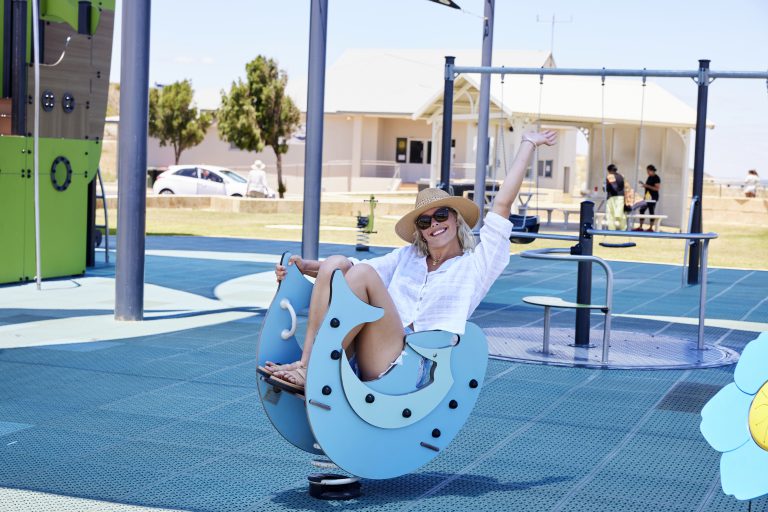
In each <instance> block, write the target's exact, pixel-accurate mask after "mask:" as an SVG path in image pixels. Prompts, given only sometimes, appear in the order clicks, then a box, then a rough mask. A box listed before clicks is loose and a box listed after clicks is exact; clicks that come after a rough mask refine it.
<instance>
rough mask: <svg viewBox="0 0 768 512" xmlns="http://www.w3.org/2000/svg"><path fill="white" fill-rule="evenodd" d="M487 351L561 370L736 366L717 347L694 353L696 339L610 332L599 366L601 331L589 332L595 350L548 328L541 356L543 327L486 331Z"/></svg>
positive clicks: (569, 333) (568, 331)
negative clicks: (546, 349) (546, 344)
mask: <svg viewBox="0 0 768 512" xmlns="http://www.w3.org/2000/svg"><path fill="white" fill-rule="evenodd" d="M483 332H485V335H486V336H487V337H488V351H489V353H490V356H491V357H493V358H496V359H506V360H511V361H521V362H529V363H542V364H551V365H560V366H579V367H587V368H616V369H632V368H636V369H673V368H674V369H682V368H712V367H717V366H726V365H730V364H735V363H736V362H737V361H738V360H739V354H738V353H737V352H735V351H733V350H731V349H729V348H726V347H722V346H719V345H705V348H706V349H705V350H698V349H697V346H696V341H695V340H690V339H682V338H680V337H673V336H666V335H664V334H657V335H653V334H648V333H641V332H632V331H620V330H613V331H612V332H611V346H610V351H609V355H608V363H607V364H602V363H601V362H600V359H601V357H602V337H603V331H602V330H601V329H593V330H591V331H590V340H591V341H593V342H596V345H597V346H596V347H595V348H581V347H575V346H574V345H573V344H574V341H575V340H574V338H573V335H574V333H573V328H572V327H569V328H565V327H552V329H551V330H550V344H549V354H545V353H543V351H542V337H543V332H542V329H541V327H540V326H539V327H484V328H483Z"/></svg>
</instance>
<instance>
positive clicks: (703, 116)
mask: <svg viewBox="0 0 768 512" xmlns="http://www.w3.org/2000/svg"><path fill="white" fill-rule="evenodd" d="M698 84H699V94H698V99H697V100H696V145H695V147H694V150H693V192H692V193H691V195H692V196H693V197H696V198H698V201H696V202H695V203H694V205H693V220H692V221H691V233H701V211H702V199H703V194H702V192H703V191H704V142H705V138H706V132H707V96H708V94H709V61H708V60H700V61H699V77H698ZM700 250H701V242H699V241H698V240H693V241H692V243H691V245H690V248H689V249H688V284H696V283H698V282H699V253H700Z"/></svg>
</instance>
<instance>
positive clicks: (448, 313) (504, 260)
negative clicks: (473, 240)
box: [360, 212, 512, 334]
mask: <svg viewBox="0 0 768 512" xmlns="http://www.w3.org/2000/svg"><path fill="white" fill-rule="evenodd" d="M511 233H512V223H511V222H509V220H508V219H505V218H504V217H502V216H500V215H498V214H496V213H493V212H489V213H488V214H487V215H486V217H485V224H484V225H483V227H482V228H481V229H480V243H479V244H477V246H476V247H475V250H474V251H471V252H469V251H468V252H465V253H464V254H463V255H461V256H457V257H455V258H451V259H449V260H446V261H445V263H443V264H442V265H441V266H440V268H438V269H437V270H435V271H433V272H429V271H428V268H427V258H426V256H422V255H420V254H419V253H418V251H417V250H416V248H415V247H414V246H413V245H409V246H406V247H401V248H399V249H395V250H394V251H392V252H391V253H389V254H386V255H384V256H381V257H378V258H372V259H369V260H363V261H361V262H360V263H365V264H367V265H370V266H372V267H373V268H374V269H375V270H376V272H377V273H378V274H379V276H380V277H381V280H382V281H384V284H385V285H386V287H387V290H388V291H389V294H390V296H391V297H392V300H393V301H394V303H395V307H396V308H397V312H398V313H399V314H400V319H401V320H402V321H403V326H407V325H410V324H413V329H414V330H415V331H429V330H434V329H440V330H444V331H448V332H453V333H456V334H464V329H465V326H466V323H467V319H468V318H469V317H470V315H472V313H473V312H474V311H475V308H477V306H478V305H479V304H480V301H481V300H483V297H485V294H486V293H488V290H489V289H490V287H491V285H492V284H493V282H494V281H495V280H496V278H497V277H499V275H501V273H502V272H503V271H504V268H505V267H506V266H507V265H508V264H509V236H510V234H511Z"/></svg>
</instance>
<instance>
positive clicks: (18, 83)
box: [10, 0, 27, 136]
mask: <svg viewBox="0 0 768 512" xmlns="http://www.w3.org/2000/svg"><path fill="white" fill-rule="evenodd" d="M11 11H12V16H13V19H12V22H11V23H12V28H11V30H12V32H11V37H12V43H11V48H12V50H11V51H12V55H11V93H10V94H11V133H13V134H14V135H21V136H26V135H27V0H13V4H12V6H11Z"/></svg>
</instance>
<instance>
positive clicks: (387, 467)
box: [306, 271, 488, 479]
mask: <svg viewBox="0 0 768 512" xmlns="http://www.w3.org/2000/svg"><path fill="white" fill-rule="evenodd" d="M331 289H332V294H331V303H330V306H329V310H328V314H327V315H326V318H325V320H324V321H323V325H322V326H321V327H320V330H319V332H318V335H317V338H316V340H315V345H314V349H313V351H312V356H311V358H310V362H309V368H308V374H307V387H306V398H307V405H306V407H307V415H308V417H309V422H310V425H311V428H312V432H313V433H314V436H315V439H316V440H317V442H318V444H319V445H320V446H321V447H322V449H323V451H324V452H325V454H326V455H327V456H328V457H329V458H330V459H331V460H332V461H333V462H335V463H336V464H337V465H338V466H339V467H341V468H342V469H344V470H346V471H348V472H350V473H352V474H353V475H357V476H361V477H365V478H374V479H382V478H392V477H396V476H399V475H403V474H405V473H409V472H411V471H413V470H415V469H417V468H418V467H420V466H422V465H423V464H426V463H427V462H429V461H430V460H432V459H433V458H434V457H435V456H436V455H437V454H438V453H439V452H440V451H442V450H443V449H445V448H446V447H447V446H448V444H449V443H450V442H451V440H452V439H453V438H454V437H455V436H456V434H457V433H458V432H459V430H460V429H461V427H462V425H464V423H465V422H466V420H467V418H468V417H469V414H470V413H471V411H472V408H473V407H474V405H475V402H476V401H477V397H478V395H479V393H480V389H481V388H482V382H483V379H484V377H485V370H486V366H487V362H488V347H487V344H486V341H485V337H484V335H483V333H482V331H481V330H480V328H479V327H477V326H476V325H474V324H471V323H467V328H466V332H465V334H464V335H463V336H462V337H461V340H460V341H459V343H458V344H457V345H456V346H453V347H452V348H450V356H449V358H448V359H449V360H450V363H449V364H450V375H451V376H452V378H453V383H452V385H451V386H450V388H449V389H448V391H447V393H446V394H445V396H444V397H443V398H442V400H440V401H439V402H438V403H435V404H429V403H426V400H422V398H421V397H422V396H424V397H427V396H428V393H427V390H428V389H429V388H430V387H431V386H432V385H433V384H434V383H432V384H430V385H428V386H426V387H424V388H422V389H421V390H416V388H415V386H416V382H415V378H414V379H413V380H411V382H410V383H409V384H410V392H409V393H407V394H406V395H405V396H400V397H398V398H397V409H395V410H391V411H384V412H382V414H385V415H391V416H392V419H391V421H392V422H395V421H398V420H397V418H403V417H404V416H406V415H408V414H411V416H412V411H410V409H411V407H412V408H413V409H414V410H415V409H417V408H419V407H421V406H425V405H429V406H432V409H431V411H430V412H429V413H428V414H427V415H426V416H425V417H423V418H422V419H421V420H419V421H416V422H415V423H411V424H409V425H406V426H403V427H401V428H381V427H377V426H374V425H372V424H371V423H369V422H368V421H365V420H364V419H362V418H361V417H360V416H358V414H356V413H355V411H354V409H353V408H352V406H351V405H350V403H349V401H348V399H347V395H346V394H345V391H347V392H348V393H350V392H360V390H365V389H366V388H369V389H370V390H377V392H378V393H384V392H386V388H387V386H386V383H384V382H381V381H387V380H390V379H396V378H398V377H397V376H398V374H400V373H402V374H403V376H405V375H409V376H412V375H413V372H409V371H407V370H408V367H406V368H404V371H403V372H399V371H396V370H397V369H396V370H395V371H393V372H390V374H388V375H387V376H385V377H384V378H382V379H380V380H379V381H376V384H374V383H361V385H362V386H361V387H360V388H356V390H349V389H347V390H345V388H344V386H343V384H342V377H341V368H340V365H342V364H344V365H347V364H348V363H347V362H346V359H345V358H343V357H342V358H337V359H334V358H333V357H332V356H331V354H332V352H333V351H340V352H341V343H342V340H343V339H344V336H345V335H346V334H347V333H348V332H349V331H350V330H351V329H352V328H353V327H355V326H356V325H359V324H360V323H362V322H366V321H370V319H371V318H372V319H374V320H375V319H376V318H379V317H380V316H381V313H380V312H379V310H377V309H376V308H373V307H371V306H369V305H368V304H365V303H364V302H362V301H360V300H359V299H358V298H357V297H356V296H355V295H354V293H353V292H352V291H351V290H350V289H349V286H347V283H346V280H345V279H344V277H343V275H342V274H341V272H338V271H337V272H336V273H334V276H333V281H332V288H331ZM377 314H378V316H376V315H377ZM332 319H336V320H337V321H338V323H337V322H331V320H332ZM333 325H336V327H333ZM415 334H416V335H418V336H416V335H411V336H414V345H416V344H417V343H416V340H417V339H418V340H419V341H421V343H418V345H419V346H420V348H421V351H425V350H427V349H428V350H433V349H434V348H445V347H448V346H450V345H451V344H452V340H454V339H455V338H454V336H453V335H452V334H450V333H444V332H438V331H435V332H434V334H432V333H415ZM430 334H432V335H430ZM408 341H409V342H410V341H411V340H410V336H409V340H408ZM412 348H413V347H412ZM425 353H426V352H425ZM433 353H434V351H433ZM430 355H431V354H430ZM439 359H441V360H442V357H440V358H439ZM444 364H445V363H444ZM436 375H438V373H436ZM399 384H400V386H401V387H402V384H403V383H402V382H400V383H399ZM348 387H350V386H348ZM406 387H407V386H406ZM368 392H370V391H368ZM420 393H424V395H420ZM400 394H401V395H402V393H400ZM411 400H412V402H411ZM374 403H375V401H374ZM411 404H413V405H411ZM400 407H403V409H402V410H401V409H400ZM405 409H409V411H408V412H407V413H406V412H405Z"/></svg>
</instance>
